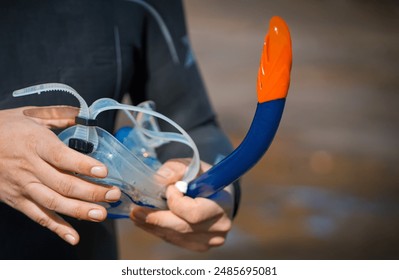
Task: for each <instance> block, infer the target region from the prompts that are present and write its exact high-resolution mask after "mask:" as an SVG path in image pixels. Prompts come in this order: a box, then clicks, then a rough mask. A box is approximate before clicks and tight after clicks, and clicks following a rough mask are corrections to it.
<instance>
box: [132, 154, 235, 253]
mask: <svg viewBox="0 0 399 280" xmlns="http://www.w3.org/2000/svg"><path fill="white" fill-rule="evenodd" d="M187 165H188V162H187V161H186V160H170V161H168V162H166V163H165V164H164V165H163V166H162V167H161V168H160V170H159V171H158V172H159V173H160V174H161V175H163V176H164V177H167V179H168V182H169V184H170V186H169V187H168V188H167V191H166V199H167V203H168V207H169V210H154V209H150V208H145V207H139V206H135V207H134V208H133V210H132V212H131V215H130V218H131V219H132V220H133V221H134V223H135V224H136V225H137V226H138V227H140V228H142V229H143V230H145V231H147V232H149V233H151V234H153V235H155V236H158V237H160V238H162V239H164V240H165V241H167V242H170V243H172V244H174V245H177V246H180V247H183V248H186V249H190V250H193V251H200V252H203V251H207V250H209V249H210V248H211V247H216V246H220V245H222V244H224V242H225V239H226V235H227V233H228V232H229V231H230V229H231V226H232V212H233V195H232V193H231V192H232V188H231V186H229V187H227V188H225V189H224V190H222V191H220V192H219V193H217V194H216V195H214V196H213V197H212V199H207V198H195V199H192V198H190V197H188V196H184V195H183V194H182V193H181V192H180V191H178V190H177V188H176V187H175V186H174V185H173V184H174V183H175V182H176V181H179V180H180V179H181V178H182V176H183V174H184V172H185V170H186V167H187ZM209 168H210V165H208V164H206V163H204V162H202V170H204V171H205V170H207V169H209Z"/></svg>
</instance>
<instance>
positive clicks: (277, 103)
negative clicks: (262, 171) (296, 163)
mask: <svg viewBox="0 0 399 280" xmlns="http://www.w3.org/2000/svg"><path fill="white" fill-rule="evenodd" d="M291 64H292V49H291V37H290V32H289V29H288V26H287V24H286V23H285V22H284V20H283V19H281V18H280V17H276V16H275V17H273V18H272V19H271V20H270V25H269V32H268V34H267V35H266V36H265V39H264V43H263V50H262V55H261V59H260V66H259V71H258V80H257V93H258V104H257V108H256V111H255V116H254V118H253V121H252V124H251V126H250V128H249V131H248V133H247V135H246V136H245V138H244V140H243V141H242V143H241V144H240V145H239V146H238V147H237V148H236V149H235V150H234V151H233V152H232V153H231V154H230V155H228V156H227V157H226V158H224V159H223V160H222V161H221V162H219V163H218V164H216V165H214V166H213V167H212V168H211V169H209V170H208V171H207V172H205V173H203V174H202V175H200V176H199V177H197V178H196V179H194V180H193V181H191V182H190V183H189V184H188V186H187V191H186V195H188V196H190V197H193V198H194V197H209V196H211V195H212V194H214V193H216V192H218V191H220V190H222V189H223V188H224V187H226V186H228V185H229V184H231V183H233V182H234V181H236V180H237V179H238V178H240V177H241V176H242V175H244V174H245V173H246V172H247V171H248V170H249V169H251V168H252V167H253V166H254V165H255V164H256V163H257V162H258V161H259V160H260V159H261V158H262V156H263V155H264V154H265V153H266V151H267V150H268V148H269V146H270V144H271V143H272V141H273V138H274V136H275V134H276V132H277V129H278V126H279V124H280V120H281V117H282V114H283V110H284V105H285V99H286V97H287V93H288V88H289V84H290V71H291Z"/></svg>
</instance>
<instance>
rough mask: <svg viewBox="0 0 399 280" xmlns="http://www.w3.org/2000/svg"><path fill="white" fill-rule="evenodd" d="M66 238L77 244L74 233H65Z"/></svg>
mask: <svg viewBox="0 0 399 280" xmlns="http://www.w3.org/2000/svg"><path fill="white" fill-rule="evenodd" d="M64 239H65V240H66V242H68V243H69V244H71V245H75V244H76V238H75V237H73V235H72V234H69V233H67V234H65V236H64Z"/></svg>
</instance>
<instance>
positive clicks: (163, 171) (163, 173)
mask: <svg viewBox="0 0 399 280" xmlns="http://www.w3.org/2000/svg"><path fill="white" fill-rule="evenodd" d="M158 174H159V175H161V176H163V177H165V178H169V177H171V176H172V174H173V171H172V170H171V169H169V168H167V167H161V168H160V169H159V170H158Z"/></svg>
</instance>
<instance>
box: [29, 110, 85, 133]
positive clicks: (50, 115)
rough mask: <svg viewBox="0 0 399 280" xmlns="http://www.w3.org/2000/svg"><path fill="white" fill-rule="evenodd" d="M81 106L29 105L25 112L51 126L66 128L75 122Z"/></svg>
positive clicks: (40, 122) (38, 121) (39, 121)
mask: <svg viewBox="0 0 399 280" xmlns="http://www.w3.org/2000/svg"><path fill="white" fill-rule="evenodd" d="M78 113H79V108H76V107H71V106H46V107H29V108H27V109H24V110H23V114H24V115H25V116H27V117H30V118H31V119H33V120H34V121H35V122H37V123H39V124H42V125H46V126H47V127H49V128H64V127H67V126H71V125H73V124H75V117H76V116H77V115H78Z"/></svg>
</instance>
